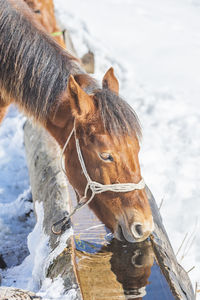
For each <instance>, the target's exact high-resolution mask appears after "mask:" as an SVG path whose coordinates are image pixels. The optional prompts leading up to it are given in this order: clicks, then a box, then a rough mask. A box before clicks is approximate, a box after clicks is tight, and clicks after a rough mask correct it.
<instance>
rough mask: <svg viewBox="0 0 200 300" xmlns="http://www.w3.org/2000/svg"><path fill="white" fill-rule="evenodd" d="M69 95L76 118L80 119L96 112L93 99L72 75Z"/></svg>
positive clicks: (69, 81) (68, 89)
mask: <svg viewBox="0 0 200 300" xmlns="http://www.w3.org/2000/svg"><path fill="white" fill-rule="evenodd" d="M67 94H68V98H69V101H70V106H71V110H72V114H73V115H74V117H77V118H80V117H84V116H86V115H88V114H90V113H92V112H94V109H95V106H94V102H93V100H92V97H91V96H90V95H88V94H87V93H86V92H85V91H84V90H83V89H82V88H81V87H80V86H79V84H78V83H77V82H76V81H75V79H74V77H73V76H72V75H70V77H69V79H68V84H67Z"/></svg>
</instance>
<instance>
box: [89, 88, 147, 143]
mask: <svg viewBox="0 0 200 300" xmlns="http://www.w3.org/2000/svg"><path fill="white" fill-rule="evenodd" d="M94 99H95V100H96V103H97V105H98V107H99V110H100V114H101V117H102V121H103V124H104V128H105V129H106V131H108V133H109V134H112V133H114V134H115V135H119V134H120V135H121V134H122V135H123V134H129V135H130V134H131V133H133V132H134V133H135V134H136V136H137V137H138V138H141V136H142V134H141V126H140V123H139V120H138V117H137V115H136V113H135V111H134V110H133V109H132V107H131V106H130V105H129V104H128V103H127V102H126V101H124V100H123V99H121V98H120V97H119V96H118V95H116V94H114V93H112V92H111V91H109V90H108V89H102V90H99V91H97V92H96V93H95V95H94Z"/></svg>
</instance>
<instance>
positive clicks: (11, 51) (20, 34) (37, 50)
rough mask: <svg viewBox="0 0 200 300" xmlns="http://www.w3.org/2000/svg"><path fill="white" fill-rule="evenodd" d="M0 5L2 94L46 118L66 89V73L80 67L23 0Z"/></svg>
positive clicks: (0, 81) (34, 113)
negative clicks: (38, 23) (35, 18)
mask: <svg viewBox="0 0 200 300" xmlns="http://www.w3.org/2000/svg"><path fill="white" fill-rule="evenodd" d="M15 6H16V7H15ZM0 7H1V9H0V89H1V92H2V95H3V96H4V97H5V98H9V99H15V102H16V103H17V104H18V105H19V106H21V107H22V108H23V109H25V110H26V112H27V113H29V114H31V115H33V116H34V118H35V119H38V120H40V121H41V122H45V121H46V117H47V115H48V113H49V110H50V108H51V107H52V105H53V104H54V103H55V102H56V101H57V100H58V99H59V96H60V95H61V94H62V92H63V91H64V90H65V89H66V85H67V79H68V76H69V74H70V73H72V74H74V73H77V72H79V73H82V72H83V71H82V70H81V69H80V68H79V67H78V65H77V64H76V63H75V60H76V59H75V58H73V57H72V56H71V55H70V54H69V53H67V52H66V51H65V50H64V49H62V48H61V47H60V46H59V45H58V44H57V43H56V42H55V41H54V40H53V38H51V37H50V36H49V35H47V34H46V33H45V32H44V31H43V29H42V28H40V27H39V25H37V23H36V22H35V21H34V16H33V14H32V13H31V11H30V10H29V8H28V6H27V5H26V4H25V3H23V1H21V0H17V1H16V2H15V1H9V0H0ZM5 91H6V92H5Z"/></svg>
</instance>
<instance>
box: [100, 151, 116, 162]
mask: <svg viewBox="0 0 200 300" xmlns="http://www.w3.org/2000/svg"><path fill="white" fill-rule="evenodd" d="M99 156H100V158H101V159H103V160H105V161H114V158H113V157H112V155H111V154H109V153H106V152H102V153H100V154H99Z"/></svg>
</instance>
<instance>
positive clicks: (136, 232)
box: [131, 223, 143, 239]
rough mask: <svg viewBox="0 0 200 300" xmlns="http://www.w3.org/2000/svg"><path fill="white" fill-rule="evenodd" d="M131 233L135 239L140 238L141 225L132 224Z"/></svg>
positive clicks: (141, 233) (141, 234) (141, 232)
mask: <svg viewBox="0 0 200 300" xmlns="http://www.w3.org/2000/svg"><path fill="white" fill-rule="evenodd" d="M131 229H132V233H133V235H134V237H135V238H136V239H137V238H141V237H142V236H143V228H142V224H140V223H133V225H132V228H131Z"/></svg>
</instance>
